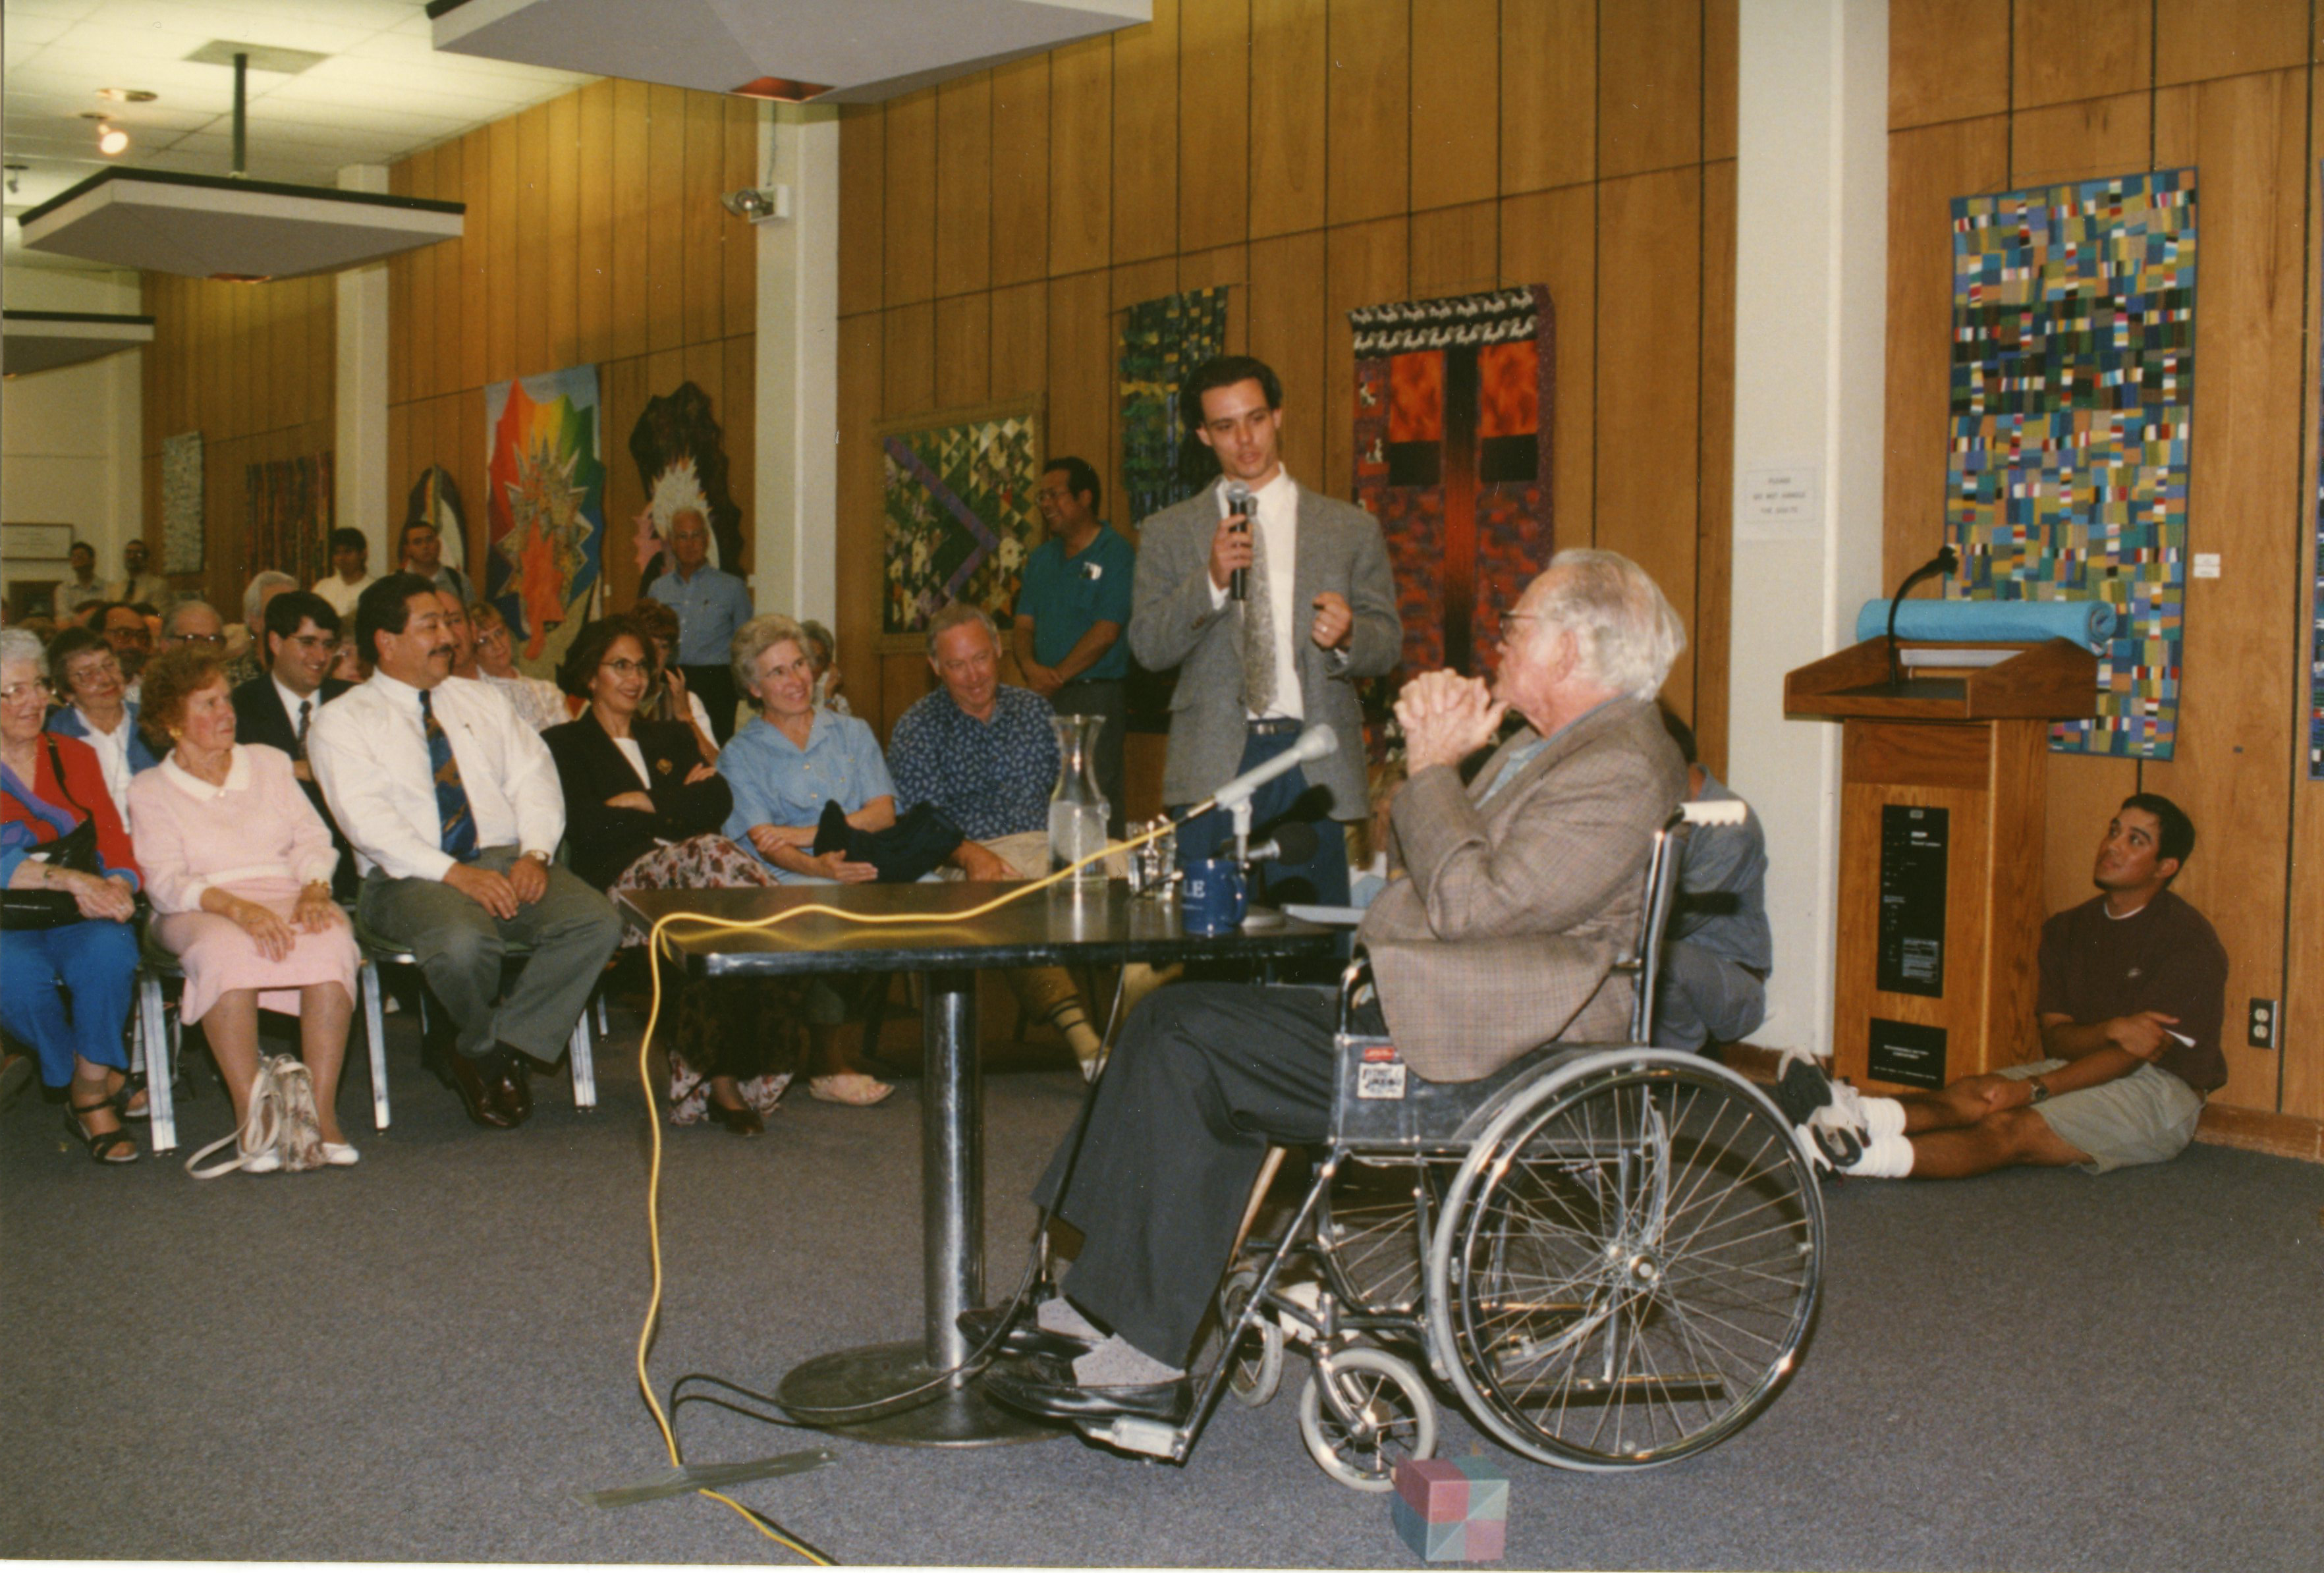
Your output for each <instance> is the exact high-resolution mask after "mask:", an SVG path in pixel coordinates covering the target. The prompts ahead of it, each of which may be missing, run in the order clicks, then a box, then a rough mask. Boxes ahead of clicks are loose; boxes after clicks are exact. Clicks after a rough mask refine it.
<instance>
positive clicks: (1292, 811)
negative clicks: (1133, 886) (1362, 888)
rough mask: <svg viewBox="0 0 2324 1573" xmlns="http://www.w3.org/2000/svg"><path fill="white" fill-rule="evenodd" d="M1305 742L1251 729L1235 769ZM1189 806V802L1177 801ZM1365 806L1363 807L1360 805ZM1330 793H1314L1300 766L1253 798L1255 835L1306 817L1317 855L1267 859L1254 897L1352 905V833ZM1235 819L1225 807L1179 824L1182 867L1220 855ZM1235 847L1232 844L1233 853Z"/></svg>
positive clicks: (1289, 734)
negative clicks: (1334, 815)
mask: <svg viewBox="0 0 2324 1573" xmlns="http://www.w3.org/2000/svg"><path fill="white" fill-rule="evenodd" d="M1297 741H1299V734H1298V732H1297V731H1295V730H1289V729H1286V730H1285V731H1279V732H1274V733H1257V732H1254V733H1251V734H1250V735H1249V736H1247V737H1245V738H1244V740H1243V745H1242V763H1241V764H1240V765H1239V766H1237V767H1236V768H1235V774H1236V775H1238V776H1240V775H1241V774H1242V773H1243V772H1244V771H1246V770H1252V769H1256V768H1259V766H1261V765H1263V764H1265V763H1267V761H1268V760H1269V759H1273V758H1275V756H1276V755H1277V754H1280V753H1283V752H1285V751H1286V750H1288V749H1289V748H1290V747H1291V746H1292V745H1293V744H1294V743H1296V742H1297ZM1177 806H1178V807H1180V808H1184V807H1185V805H1184V804H1180V805H1177ZM1358 806H1359V807H1360V806H1361V805H1358ZM1331 807H1332V805H1331V803H1330V801H1329V794H1328V793H1325V792H1323V790H1321V789H1320V788H1319V789H1316V790H1314V791H1310V789H1309V787H1308V785H1307V772H1306V771H1305V769H1302V768H1297V767H1294V768H1292V769H1291V770H1289V771H1288V772H1286V774H1284V775H1281V776H1277V777H1276V778H1275V779H1274V780H1272V781H1269V782H1268V784H1267V785H1266V786H1264V787H1260V788H1259V791H1258V792H1257V793H1256V794H1254V795H1253V796H1252V797H1251V800H1250V839H1251V840H1252V841H1253V842H1263V841H1265V840H1267V839H1268V834H1269V832H1271V831H1272V830H1273V828H1274V827H1275V826H1276V825H1277V824H1278V823H1282V822H1283V821H1285V820H1292V819H1296V820H1305V822H1306V823H1308V824H1309V825H1311V826H1313V827H1314V832H1315V855H1314V857H1312V858H1309V859H1307V860H1305V862H1299V863H1277V862H1273V861H1269V862H1264V863H1259V864H1258V865H1256V866H1255V867H1254V868H1253V869H1252V873H1253V874H1254V875H1256V876H1257V878H1254V879H1253V880H1252V882H1251V885H1252V888H1251V893H1250V898H1251V899H1252V900H1253V901H1263V902H1267V903H1269V904H1271V905H1273V906H1282V905H1283V904H1284V903H1285V902H1286V901H1298V902H1307V903H1312V904H1314V905H1315V906H1346V905H1347V904H1348V836H1347V832H1346V831H1344V830H1342V828H1341V826H1340V822H1339V821H1337V820H1335V819H1333V818H1332V817H1331V814H1330V810H1331ZM1233 835H1234V821H1233V819H1232V818H1231V816H1230V815H1228V814H1225V813H1224V812H1222V811H1221V810H1219V809H1215V808H1213V809H1212V810H1211V811H1210V812H1209V813H1207V814H1196V815H1195V816H1194V818H1192V819H1190V820H1188V821H1187V822H1186V823H1184V824H1182V825H1180V826H1179V827H1178V862H1179V864H1180V866H1181V867H1183V866H1185V864H1187V863H1191V862H1195V861H1197V860H1201V859H1203V858H1213V857H1216V856H1218V855H1219V853H1218V851H1217V848H1218V845H1219V843H1220V842H1229V841H1231V839H1232V838H1233ZM1231 853H1232V848H1231V847H1230V848H1229V854H1230V855H1231Z"/></svg>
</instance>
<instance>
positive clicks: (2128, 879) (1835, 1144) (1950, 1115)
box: [1775, 792, 2227, 1180]
mask: <svg viewBox="0 0 2324 1573" xmlns="http://www.w3.org/2000/svg"><path fill="white" fill-rule="evenodd" d="M2194 850H2195V826H2194V824H2193V823H2191V822H2190V820H2189V819H2188V818H2187V815H2186V814H2185V813H2183V812H2182V811H2181V809H2180V807H2179V805H2177V804H2175V803H2173V802H2172V801H2171V800H2170V799H2169V798H2168V797H2163V796H2159V795H2157V794H2155V793H2152V792H2141V793H2137V794H2135V795H2134V796H2129V797H2126V798H2124V799H2123V802H2122V807H2121V808H2120V809H2118V810H2117V811H2116V814H2115V816H2114V818H2113V820H2112V821H2111V822H2110V823H2108V824H2107V831H2106V835H2105V837H2104V838H2103V839H2102V840H2101V841H2100V842H2098V862H2097V866H2096V867H2095V868H2094V869H2092V870H2091V873H2090V878H2091V881H2092V883H2094V884H2096V885H2097V886H2098V889H2099V890H2100V891H2101V892H2103V894H2101V895H2098V896H2096V897H2092V898H2091V899H2089V900H2088V901H2085V902H2083V903H2082V904H2081V905H2080V906H2073V907H2069V908H2067V909H2066V910H2065V911H2063V912H2061V913H2059V914H2058V915H2056V916H2054V917H2052V918H2051V919H2050V921H2049V922H2047V923H2045V924H2043V925H2042V960H2041V966H2042V987H2041V993H2040V995H2039V996H2038V997H2037V999H2036V1002H2035V1005H2034V1010H2035V1013H2036V1015H2037V1016H2039V1018H2040V1022H2041V1030H2042V1047H2043V1051H2044V1053H2046V1055H2047V1057H2046V1058H2043V1059H2040V1060H2035V1061H2033V1062H2031V1063H2030V1064H2024V1065H2010V1066H2006V1067H2005V1068H2004V1069H2002V1070H2001V1071H1999V1072H1996V1073H1994V1074H1992V1075H1989V1076H1969V1077H1966V1078H1964V1079H1963V1080H1961V1081H1955V1082H1954V1083H1952V1084H1951V1085H1950V1086H1949V1087H1947V1088H1946V1089H1945V1090H1943V1091H1941V1092H1934V1093H1926V1094H1919V1093H1916V1094H1913V1095H1910V1096H1907V1097H1904V1098H1866V1097H1864V1096H1862V1095H1861V1094H1859V1093H1858V1092H1857V1090H1855V1089H1854V1088H1852V1087H1849V1086H1848V1085H1847V1084H1846V1083H1844V1082H1832V1081H1828V1080H1827V1079H1826V1078H1825V1076H1824V1074H1823V1072H1821V1070H1819V1069H1818V1068H1817V1067H1816V1065H1815V1064H1814V1062H1812V1061H1810V1060H1806V1059H1803V1058H1799V1057H1796V1056H1794V1057H1791V1058H1787V1059H1786V1060H1785V1062H1784V1070H1783V1075H1782V1078H1781V1081H1779V1083H1778V1085H1777V1087H1776V1093H1775V1101H1776V1102H1777V1103H1779V1104H1780V1105H1782V1106H1783V1109H1784V1115H1785V1116H1786V1117H1787V1118H1790V1119H1791V1120H1792V1122H1793V1123H1794V1124H1795V1125H1797V1126H1799V1127H1800V1128H1801V1132H1802V1135H1803V1137H1804V1138H1805V1139H1806V1140H1807V1141H1808V1142H1809V1143H1810V1144H1811V1146H1812V1152H1813V1153H1814V1154H1821V1156H1822V1157H1824V1158H1825V1159H1826V1160H1828V1161H1829V1162H1830V1163H1831V1164H1832V1165H1833V1166H1834V1167H1835V1168H1837V1169H1839V1170H1840V1173H1844V1174H1866V1175H1871V1176H1875V1177H1877V1178H1881V1179H1892V1180H1895V1179H1904V1178H1906V1177H1908V1176H1909V1177H1910V1178H1913V1179H1915V1180H1954V1179H1960V1178H1963V1177H1965V1176H1967V1175H1970V1174H1983V1173H1987V1172H1988V1171H1990V1170H1994V1169H2002V1168H2007V1167H2009V1166H2010V1165H2012V1164H2048V1165H2052V1166H2056V1165H2061V1164H2080V1165H2081V1166H2082V1167H2083V1168H2085V1169H2087V1170H2089V1172H2090V1173H2093V1174H2103V1173H2106V1172H2107V1170H2108V1169H2119V1168H2122V1167H2124V1166H2125V1165H2127V1164H2160V1163H2162V1162H2163V1161H2164V1160H2165V1159H2169V1158H2174V1157H2176V1156H2178V1155H2179V1152H2180V1150H2181V1148H2183V1147H2184V1146H2186V1145H2187V1143H2188V1142H2189V1141H2190V1139H2192V1138H2193V1136H2194V1135H2195V1123H2196V1121H2197V1120H2198V1119H2199V1118H2200V1117H2201V1115H2202V1112H2203V1095H2204V1094H2205V1093H2206V1092H2209V1090H2211V1089H2212V1088H2214V1087H2218V1086H2219V1085H2220V1084H2222V1083H2223V1082H2225V1081H2227V1062H2226V1061H2225V1060H2224V1059H2222V1058H2221V1057H2220V1053H2219V1018H2220V1015H2221V1012H2222V1009H2223V1007H2224V1005H2225V995H2226V992H2227V952H2226V951H2225V950H2224V949H2222V948H2221V947H2220V944H2219V936H2218V934H2214V933H2213V932H2212V930H2211V925H2210V924H2209V922H2208V921H2206V920H2205V918H2204V916H2203V915H2202V914H2201V913H2199V912H2198V911H2196V910H2195V909H2194V908H2193V907H2191V906H2188V905H2187V903H2185V902H2184V901H2181V899H2180V898H2179V897H2176V896H2173V895H2172V893H2171V891H2170V889H2169V888H2168V887H2169V886H2170V884H2171V881H2172V878H2175V877H2176V876H2177V874H2178V872H2179V870H2180V869H2181V868H2182V867H2184V866H2185V864H2186V861H2187V857H2188V854H2189V853H2190V852H2192V851H2194Z"/></svg>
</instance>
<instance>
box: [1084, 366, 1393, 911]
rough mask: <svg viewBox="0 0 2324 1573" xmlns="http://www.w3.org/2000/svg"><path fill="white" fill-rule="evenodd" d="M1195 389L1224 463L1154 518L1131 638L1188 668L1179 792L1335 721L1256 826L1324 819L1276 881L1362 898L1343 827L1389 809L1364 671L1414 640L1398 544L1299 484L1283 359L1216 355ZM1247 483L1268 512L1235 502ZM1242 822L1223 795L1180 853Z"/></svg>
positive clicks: (1180, 695) (1315, 892) (1139, 651)
mask: <svg viewBox="0 0 2324 1573" xmlns="http://www.w3.org/2000/svg"><path fill="white" fill-rule="evenodd" d="M1178 403H1179V418H1180V419H1182V420H1183V421H1184V422H1185V426H1186V429H1187V430H1188V431H1190V432H1192V433H1193V434H1194V437H1195V440H1197V441H1199V442H1200V443H1202V444H1203V446H1205V447H1207V448H1209V449H1210V450H1211V452H1212V454H1213V455H1214V456H1215V457H1216V458H1217V459H1218V462H1219V468H1220V470H1221V471H1222V474H1221V475H1220V477H1219V480H1218V482H1217V483H1216V484H1214V485H1212V486H1208V487H1205V488H1203V490H1202V491H1201V492H1196V493H1195V494H1194V496H1192V497H1189V498H1188V499H1186V501H1184V502H1179V503H1175V504H1173V505H1172V506H1170V507H1168V508H1166V509H1164V510H1163V511H1161V512H1159V513H1157V514H1155V515H1154V516H1153V517H1151V518H1149V519H1148V520H1146V521H1145V522H1144V523H1143V524H1141V525H1140V526H1139V563H1138V577H1137V580H1136V582H1135V595H1134V598H1133V601H1132V603H1131V609H1130V650H1131V651H1132V653H1134V654H1135V655H1136V656H1137V657H1138V659H1139V664H1140V665H1142V666H1144V667H1147V668H1148V670H1150V671H1157V672H1158V671H1166V670H1167V669H1169V668H1170V667H1176V668H1177V669H1178V687H1177V693H1176V697H1175V698H1174V700H1173V701H1172V709H1171V712H1170V753H1169V760H1168V763H1167V766H1166V767H1165V768H1164V771H1163V776H1162V801H1163V802H1164V803H1165V804H1166V805H1170V806H1171V807H1172V808H1174V809H1176V808H1177V807H1180V806H1183V805H1189V804H1192V803H1194V802H1197V801H1199V800H1200V799H1202V798H1204V797H1207V796H1210V795H1211V794H1212V793H1213V792H1216V791H1217V790H1218V789H1219V788H1220V787H1223V786H1225V785H1226V783H1227V782H1228V781H1229V780H1231V779H1232V778H1233V777H1235V776H1236V775H1238V774H1240V773H1241V772H1242V771H1245V770H1249V769H1251V768H1254V767H1256V766H1258V765H1260V764H1263V763H1264V762H1266V761H1267V760H1268V759H1273V758H1274V757H1275V756H1276V755H1277V754H1280V753H1282V752H1283V751H1284V750H1286V749H1288V748H1290V747H1291V746H1292V745H1293V744H1294V743H1295V742H1296V741H1298V737H1299V733H1300V732H1301V731H1304V730H1305V728H1306V727H1308V726H1310V725H1314V724H1319V723H1320V724H1322V725H1325V726H1329V727H1330V728H1331V729H1332V731H1333V733H1334V734H1336V735H1337V737H1338V739H1339V748H1338V750H1336V751H1335V752H1333V753H1332V754H1329V755H1327V756H1325V757H1324V758H1323V759H1320V760H1317V761H1316V762H1315V763H1314V764H1313V765H1308V766H1302V767H1300V768H1295V769H1293V770H1292V771H1290V772H1289V773H1288V774H1287V775H1284V776H1279V777H1277V778H1276V779H1275V780H1274V781H1272V782H1270V783H1268V785H1267V786H1266V787H1262V788H1260V790H1259V794H1258V795H1257V796H1255V797H1254V798H1253V799H1252V801H1251V811H1252V812H1251V817H1252V830H1253V832H1255V833H1254V835H1253V838H1252V839H1253V840H1254V841H1258V840H1262V839H1264V838H1265V834H1266V832H1268V827H1269V825H1270V824H1271V823H1282V822H1284V821H1286V820H1300V821H1305V822H1306V823H1310V824H1312V825H1313V826H1314V830H1315V832H1316V839H1317V842H1318V845H1317V848H1316V851H1315V853H1314V856H1312V857H1310V858H1308V859H1305V860H1303V861H1301V862H1298V863H1277V862H1268V863H1262V864H1260V865H1259V871H1260V874H1261V876H1262V878H1263V880H1264V883H1265V887H1266V890H1267V895H1268V898H1269V899H1271V900H1273V901H1277V902H1283V901H1310V902H1318V903H1321V904H1323V905H1324V906H1344V905H1346V903H1347V900H1348V851H1347V840H1346V836H1345V833H1344V832H1342V829H1341V826H1342V823H1345V822H1347V821H1349V820H1360V819H1364V818H1367V817H1369V814H1370V812H1371V809H1370V804H1369V789H1368V781H1367V776H1366V771H1365V768H1364V722H1363V711H1362V707H1361V705H1360V704H1359V703H1358V700H1357V695H1356V684H1357V683H1358V682H1359V681H1360V679H1362V678H1365V677H1376V676H1379V675H1381V674H1382V673H1384V672H1387V671H1388V670H1390V669H1391V668H1393V667H1395V665H1396V663H1397V657H1398V656H1399V655H1400V654H1401V653H1402V650H1403V641H1404V625H1403V622H1402V621H1401V620H1400V619H1399V618H1398V617H1397V604H1396V576H1395V575H1394V573H1393V572H1392V571H1391V570H1390V569H1389V567H1388V543H1387V541H1386V540H1384V539H1383V538H1381V535H1380V528H1379V521H1378V520H1375V519H1373V518H1372V516H1371V515H1370V514H1369V513H1366V512H1365V511H1363V510H1362V509H1360V508H1355V507H1352V506H1351V505H1350V504H1348V503H1345V502H1342V501H1338V500H1336V499H1334V498H1331V497H1326V496H1324V495H1323V494H1322V493H1321V492H1311V491H1308V490H1306V489H1305V488H1303V487H1301V486H1299V485H1298V484H1297V483H1295V482H1294V481H1293V480H1292V479H1291V476H1290V474H1289V473H1288V472H1286V470H1285V469H1284V467H1283V452H1282V447H1281V435H1282V428H1283V385H1282V383H1281V382H1279V381H1278V380H1277V377H1276V375H1275V372H1274V370H1273V369H1272V368H1271V367H1269V366H1268V364H1267V363H1265V362H1263V361H1258V360H1254V359H1252V358H1251V357H1250V356H1249V355H1221V356H1219V357H1217V358H1216V359H1213V360H1210V361H1206V362H1204V363H1203V364H1202V365H1200V366H1197V367H1196V368H1194V372H1193V373H1190V374H1189V375H1188V377H1187V379H1186V382H1185V385H1184V387H1183V388H1182V389H1181V390H1180V391H1179V395H1178ZM1237 486H1240V488H1241V489H1242V492H1245V493H1247V494H1248V495H1249V496H1250V510H1251V512H1250V513H1236V512H1233V511H1231V509H1230V505H1229V499H1230V497H1231V496H1233V495H1235V494H1236V493H1235V492H1234V491H1233V488H1235V487H1237ZM1254 514H1255V517H1253V515H1254ZM1238 587H1240V591H1241V593H1240V594H1238V593H1237V590H1238ZM1232 833H1233V832H1232V829H1231V825H1230V824H1229V823H1228V820H1227V816H1226V815H1224V814H1220V813H1218V812H1217V811H1215V810H1213V812H1212V813H1210V814H1203V815H1201V816H1199V817H1198V818H1196V819H1194V820H1190V821H1188V822H1187V823H1185V825H1182V826H1181V827H1180V829H1179V831H1178V857H1179V860H1181V861H1182V862H1183V861H1187V860H1193V859H1197V858H1208V857H1213V856H1215V855H1216V851H1217V848H1218V845H1219V843H1220V842H1223V841H1225V840H1226V839H1227V838H1228V837H1229V836H1231V834H1232ZM1256 894H1257V893H1256V892H1254V897H1256Z"/></svg>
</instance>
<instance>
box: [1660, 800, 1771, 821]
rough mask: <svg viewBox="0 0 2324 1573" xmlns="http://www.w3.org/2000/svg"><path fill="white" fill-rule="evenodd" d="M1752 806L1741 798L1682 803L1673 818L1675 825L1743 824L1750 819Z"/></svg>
mask: <svg viewBox="0 0 2324 1573" xmlns="http://www.w3.org/2000/svg"><path fill="white" fill-rule="evenodd" d="M1750 813H1751V809H1750V805H1748V804H1747V803H1745V802H1744V801H1743V800H1742V799H1741V798H1739V797H1729V798H1721V799H1719V800H1716V801H1707V802H1698V803H1682V804H1680V805H1678V813H1676V814H1674V815H1672V816H1671V817H1672V819H1673V821H1674V823H1675V822H1676V821H1679V820H1683V821H1685V822H1686V823H1688V824H1741V823H1743V822H1744V820H1746V819H1748V817H1750Z"/></svg>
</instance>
